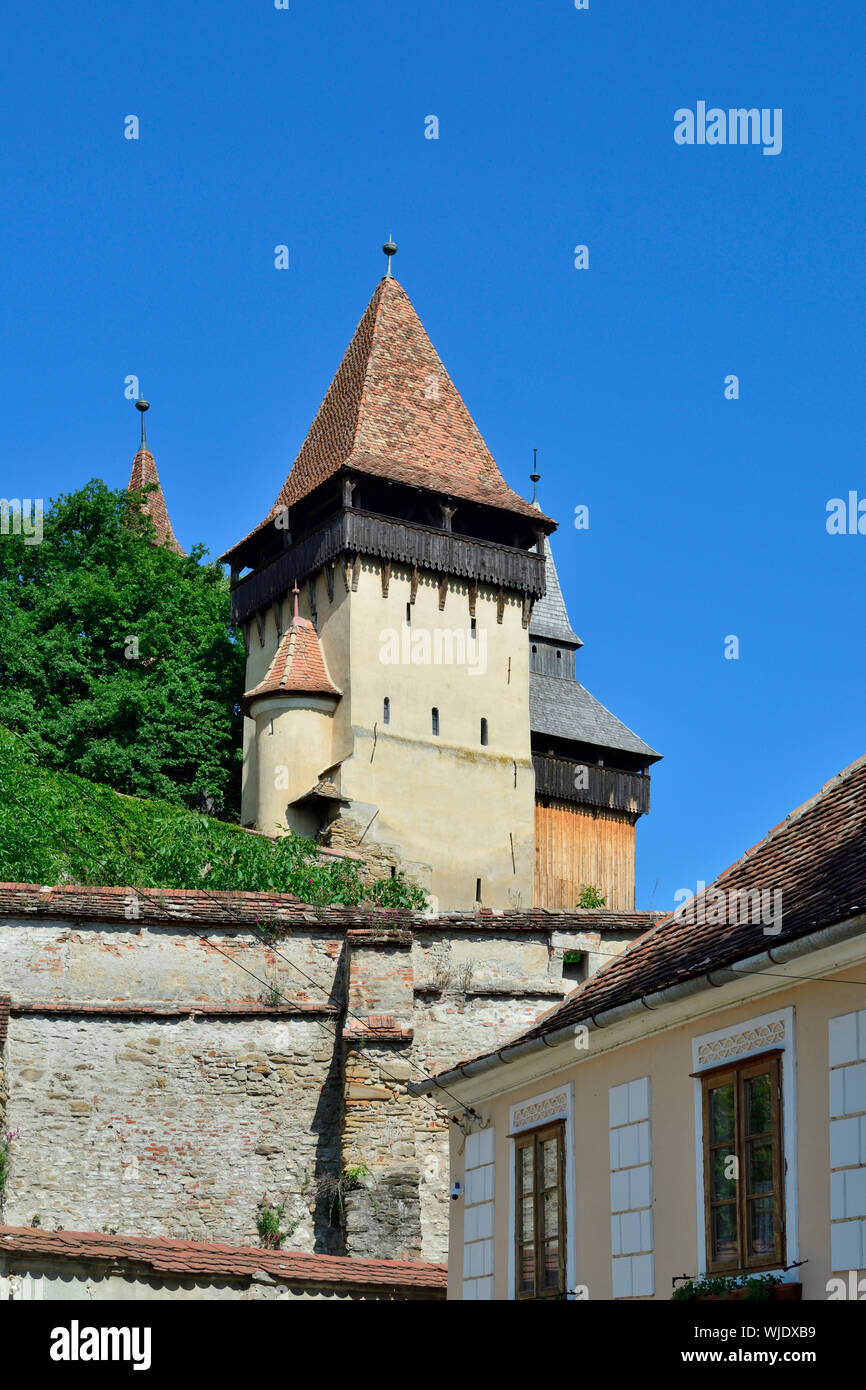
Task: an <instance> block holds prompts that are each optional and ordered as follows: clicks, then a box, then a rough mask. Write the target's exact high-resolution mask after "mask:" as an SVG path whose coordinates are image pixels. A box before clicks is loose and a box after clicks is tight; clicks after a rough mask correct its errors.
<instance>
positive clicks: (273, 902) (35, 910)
mask: <svg viewBox="0 0 866 1390" xmlns="http://www.w3.org/2000/svg"><path fill="white" fill-rule="evenodd" d="M130 896H133V897H135V896H137V897H138V898H139V899H140V901H141V920H142V921H143V922H171V923H173V924H175V925H176V926H178V927H184V926H188V927H190V928H192V929H194V930H197V929H199V928H206V927H221V928H222V927H232V926H234V927H238V928H241V929H248V928H250V927H252V926H255V925H256V924H261V923H263V922H267V923H276V924H278V925H279V926H281V927H285V928H286V929H287V930H291V929H292V928H293V927H297V928H300V929H301V930H302V931H306V930H307V929H308V928H309V927H310V926H311V925H319V926H321V927H322V928H323V930H326V929H334V930H337V931H339V932H345V931H349V930H352V931H353V932H358V931H360V932H363V933H369V932H377V931H382V930H387V932H388V939H389V940H390V939H393V940H399V932H400V930H403V931H409V932H412V931H419V932H425V931H429V930H430V929H431V927H432V928H435V929H440V928H444V929H445V930H449V929H450V930H454V931H461V932H465V931H468V930H471V931H472V932H485V933H487V932H491V933H495V932H514V931H518V932H539V931H541V932H547V931H550V930H551V929H555V930H556V931H571V932H582V931H592V932H598V931H611V932H623V933H625V934H627V935H630V936H633V935H635V934H636V933H638V932H644V931H645V930H646V928H647V926H649V925H650V924H651V923H653V922H656V921H658V920H659V918H660V917H662V916H663V915H664V914H663V913H659V912H613V911H609V910H608V909H606V908H575V909H574V910H572V911H568V910H566V909H564V908H544V907H534V908H509V909H507V910H503V911H493V910H492V909H490V908H482V909H481V911H480V912H478V911H475V910H469V909H467V910H466V911H462V912H461V911H458V912H445V913H429V912H416V911H410V910H409V909H406V908H385V907H379V906H377V905H375V904H361V905H359V906H358V907H342V906H322V905H314V904H307V903H302V902H301V901H300V899H299V898H296V897H293V896H292V894H291V893H263V892H262V893H248V892H247V893H241V892H222V891H206V890H204V889H201V888H148V889H146V890H144V889H137V888H134V887H100V886H98V885H95V884H73V883H67V884H60V885H58V886H57V887H45V886H42V885H40V884H38V883H0V919H3V918H5V919H7V921H8V920H9V919H11V920H12V921H13V922H14V920H15V919H16V918H18V919H20V918H27V917H47V918H61V919H64V920H65V919H68V918H70V917H72V918H80V919H81V920H82V921H85V920H90V921H97V922H114V921H121V922H122V921H126V920H127V918H126V915H125V912H124V908H125V907H126V905H127V900H128V899H129V897H130Z"/></svg>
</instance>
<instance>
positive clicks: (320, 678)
mask: <svg viewBox="0 0 866 1390" xmlns="http://www.w3.org/2000/svg"><path fill="white" fill-rule="evenodd" d="M297 694H308V695H336V696H337V698H338V699H339V698H340V691H339V690H338V689H337V687H336V686H335V685H334V682H333V681H332V680H331V677H330V676H329V675H328V668H327V666H326V665H325V658H324V655H323V653H322V648H321V646H320V645H319V638H318V634H317V632H316V629H315V628H314V627H313V624H312V623H311V622H310V621H309V620H308V619H307V618H300V617H298V615H297V613H296V614H295V616H294V617H293V619H292V622H291V625H290V626H289V627H288V628H287V629H286V631H285V632H284V634H283V636H282V638H281V640H280V644H279V646H278V647H277V650H276V651H275V652H274V656H273V660H272V661H271V664H270V666H269V667H268V670H267V674H266V675H265V678H264V680H263V681H260V682H259V684H258V685H256V686H254V687H253V689H252V690H248V691H247V692H246V694H245V695H244V698H243V702H242V704H243V711H244V714H249V712H250V707H251V705H252V703H253V701H254V700H260V699H263V698H264V697H265V696H267V695H297Z"/></svg>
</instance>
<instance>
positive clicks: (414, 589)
mask: <svg viewBox="0 0 866 1390" xmlns="http://www.w3.org/2000/svg"><path fill="white" fill-rule="evenodd" d="M418 579H419V570H418V566H417V565H415V566H414V567H413V569H412V578H411V580H410V582H409V602H410V603H414V602H415V595H416V594H417V593H418Z"/></svg>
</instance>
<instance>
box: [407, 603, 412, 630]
mask: <svg viewBox="0 0 866 1390" xmlns="http://www.w3.org/2000/svg"><path fill="white" fill-rule="evenodd" d="M406 626H407V627H411V626H412V605H411V603H407V604H406Z"/></svg>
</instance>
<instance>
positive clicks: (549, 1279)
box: [541, 1240, 559, 1289]
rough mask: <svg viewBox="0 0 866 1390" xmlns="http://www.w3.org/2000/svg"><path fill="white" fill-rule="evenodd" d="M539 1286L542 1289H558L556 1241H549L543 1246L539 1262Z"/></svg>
mask: <svg viewBox="0 0 866 1390" xmlns="http://www.w3.org/2000/svg"><path fill="white" fill-rule="evenodd" d="M541 1286H542V1288H544V1289H557V1288H559V1241H558V1240H549V1241H548V1242H547V1244H546V1245H545V1246H544V1250H543V1252H542V1262H541Z"/></svg>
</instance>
